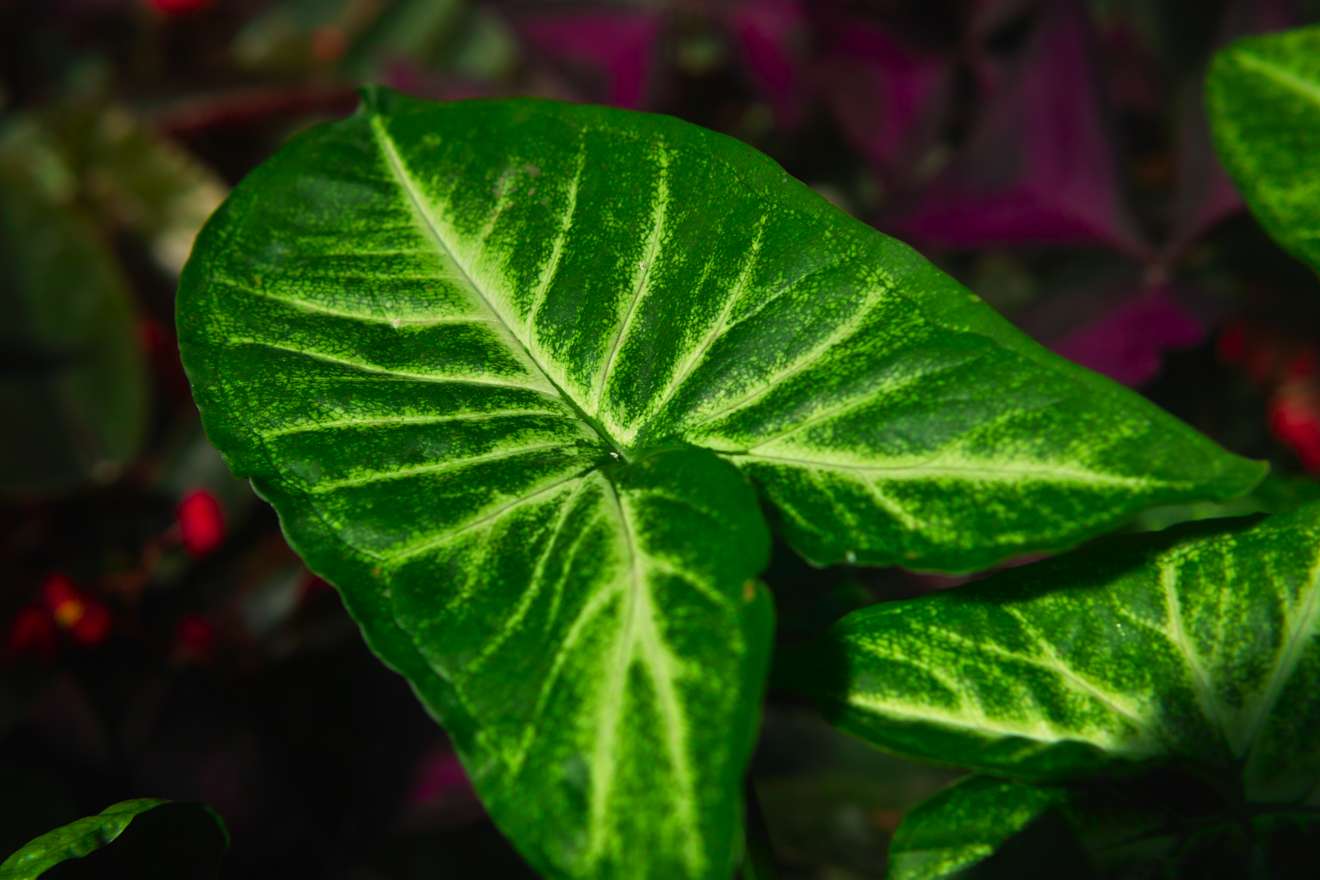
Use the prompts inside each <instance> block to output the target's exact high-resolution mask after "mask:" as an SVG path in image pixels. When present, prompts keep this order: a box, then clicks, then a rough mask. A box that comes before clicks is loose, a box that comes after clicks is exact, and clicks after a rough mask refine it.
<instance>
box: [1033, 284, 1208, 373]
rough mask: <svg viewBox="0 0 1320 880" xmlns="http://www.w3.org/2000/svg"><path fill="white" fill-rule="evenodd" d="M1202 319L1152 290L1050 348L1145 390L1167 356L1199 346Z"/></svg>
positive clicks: (1162, 289) (1161, 289)
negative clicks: (1146, 383) (1145, 386)
mask: <svg viewBox="0 0 1320 880" xmlns="http://www.w3.org/2000/svg"><path fill="white" fill-rule="evenodd" d="M1205 337H1206V327H1205V324H1204V323H1202V321H1201V319H1200V318H1199V317H1197V316H1196V315H1194V314H1193V313H1192V312H1191V311H1190V310H1188V309H1187V308H1185V307H1184V306H1183V305H1182V304H1181V303H1179V302H1178V301H1177V300H1176V299H1175V298H1174V297H1173V296H1172V294H1171V292H1170V290H1169V288H1168V287H1167V286H1165V285H1158V286H1155V287H1150V288H1148V289H1146V290H1143V291H1141V292H1139V293H1138V294H1137V295H1136V296H1134V297H1132V298H1131V299H1129V300H1127V301H1126V302H1124V303H1122V304H1121V305H1119V306H1118V307H1117V308H1114V309H1112V310H1111V311H1109V312H1108V313H1107V314H1105V315H1104V316H1102V317H1101V318H1099V319H1098V320H1096V321H1094V322H1092V323H1090V324H1087V325H1084V326H1082V327H1079V328H1077V329H1075V330H1073V331H1072V332H1070V333H1068V334H1066V335H1064V336H1063V337H1062V338H1060V339H1059V340H1058V341H1056V342H1054V343H1053V344H1052V345H1051V346H1050V347H1051V348H1053V349H1054V351H1055V352H1057V353H1058V354H1061V355H1063V356H1064V357H1066V358H1068V359H1069V360H1071V361H1073V362H1074V363H1078V364H1081V365H1082V366H1084V367H1087V368H1089V369H1092V370H1095V371H1096V372H1098V373H1103V374H1105V375H1106V376H1108V377H1109V378H1111V379H1113V380H1115V381H1117V382H1122V383H1123V384H1124V385H1141V384H1144V383H1145V382H1148V381H1150V380H1151V379H1153V378H1154V377H1155V376H1156V375H1158V374H1159V372H1160V367H1161V364H1162V362H1163V356H1164V353H1165V352H1166V351H1168V350H1170V349H1178V348H1190V347H1192V346H1195V345H1199V344H1200V343H1201V342H1202V341H1203V340H1204V339H1205Z"/></svg>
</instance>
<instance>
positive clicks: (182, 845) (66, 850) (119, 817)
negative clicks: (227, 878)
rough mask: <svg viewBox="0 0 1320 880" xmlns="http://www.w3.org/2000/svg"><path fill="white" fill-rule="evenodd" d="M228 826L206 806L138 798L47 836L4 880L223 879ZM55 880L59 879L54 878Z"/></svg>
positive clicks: (5, 866)
mask: <svg viewBox="0 0 1320 880" xmlns="http://www.w3.org/2000/svg"><path fill="white" fill-rule="evenodd" d="M228 846H229V832H228V831H227V830H226V829H225V824H224V822H223V821H222V820H221V819H220V817H219V816H218V815H216V813H215V812H214V811H213V810H211V809H210V808H209V807H205V806H202V805H201V804H184V803H171V802H170V801H163V800H159V799H156V798H137V799H135V800H130V801H121V802H120V803H117V804H112V805H111V806H108V807H106V808H105V809H104V810H102V811H101V812H99V813H97V814H96V815H95V816H87V817H86V818H83V819H78V820H76V821H74V822H70V823H69V824H68V825H62V826H60V827H59V828H56V829H54V830H52V831H48V832H46V833H45V834H43V835H41V836H40V837H38V838H36V839H35V840H32V841H31V842H30V843H28V844H27V845H26V846H24V847H22V848H21V849H19V850H18V851H17V852H15V853H12V854H11V855H10V856H9V857H8V858H7V859H5V860H4V862H2V863H0V880H36V878H38V877H41V876H45V875H47V872H50V871H51V870H52V869H54V868H56V867H57V866H63V869H64V870H63V872H62V873H60V875H59V876H61V877H67V878H78V877H83V878H96V877H194V878H199V880H200V878H205V877H218V876H219V874H220V857H221V856H222V855H223V854H224V851H225V849H227V848H228ZM50 876H54V874H51V875H50Z"/></svg>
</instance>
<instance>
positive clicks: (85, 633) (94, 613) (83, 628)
mask: <svg viewBox="0 0 1320 880" xmlns="http://www.w3.org/2000/svg"><path fill="white" fill-rule="evenodd" d="M69 635H71V636H73V640H74V641H75V642H77V643H78V644H80V645H87V646H89V647H90V646H92V645H99V644H101V643H102V642H104V641H105V639H106V636H108V635H110V612H109V611H108V610H107V609H106V607H105V606H104V605H102V604H101V603H100V602H97V601H96V600H94V599H93V600H89V601H88V602H86V603H85V604H84V607H83V613H82V616H81V617H79V618H78V619H77V620H76V621H74V623H73V624H72V625H71V626H70V627H69Z"/></svg>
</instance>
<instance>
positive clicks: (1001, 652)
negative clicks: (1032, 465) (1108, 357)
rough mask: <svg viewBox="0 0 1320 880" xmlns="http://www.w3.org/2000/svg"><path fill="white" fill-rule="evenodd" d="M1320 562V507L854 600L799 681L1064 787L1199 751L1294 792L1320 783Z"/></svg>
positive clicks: (872, 733)
mask: <svg viewBox="0 0 1320 880" xmlns="http://www.w3.org/2000/svg"><path fill="white" fill-rule="evenodd" d="M1318 560H1320V504H1310V505H1308V506H1306V507H1303V508H1300V509H1299V510H1297V511H1295V512H1293V513H1289V514H1283V515H1278V516H1275V517H1272V518H1270V519H1267V520H1265V521H1263V522H1260V523H1258V524H1254V525H1253V524H1250V523H1244V522H1243V521H1240V520H1239V521H1234V522H1230V523H1227V524H1225V522H1224V521H1222V520H1220V521H1211V522H1207V523H1199V524H1195V525H1194V526H1190V527H1184V528H1180V529H1173V530H1170V531H1168V532H1162V533H1159V534H1158V535H1142V536H1135V537H1125V538H1122V539H1115V540H1112V541H1109V542H1106V543H1102V544H1100V545H1097V546H1096V547H1094V548H1092V549H1090V550H1087V551H1082V552H1078V553H1074V554H1071V555H1069V556H1066V557H1062V558H1060V559H1056V560H1051V561H1048V562H1043V563H1038V564H1036V565H1032V566H1027V567H1024V568H1021V569H1017V570H1013V571H1010V572H1007V573H1004V574H1001V575H997V576H995V577H992V578H990V579H988V580H987V581H985V582H983V583H980V584H975V585H972V586H970V587H965V588H962V589H959V590H956V591H953V592H950V593H945V594H941V595H938V596H933V597H929V598H923V599H918V600H914V601H908V602H895V603H887V604H881V605H875V606H872V607H870V608H866V609H863V610H862V611H858V612H855V613H853V614H851V615H849V616H848V617H846V618H844V619H843V620H842V621H840V622H839V623H838V624H837V625H836V626H835V628H834V630H833V631H832V633H831V634H830V636H829V637H827V639H826V640H825V641H824V643H823V644H822V645H819V646H817V648H816V649H815V650H814V652H813V653H812V654H811V662H810V663H808V664H803V665H801V666H800V667H799V668H797V669H796V671H795V673H794V674H795V675H796V677H797V678H798V679H799V680H800V681H801V683H802V685H803V686H804V687H806V688H808V689H809V690H812V691H813V692H815V693H816V694H817V695H818V696H819V697H820V699H821V700H822V701H823V702H824V704H825V706H826V708H827V711H828V712H829V713H830V714H831V715H832V716H833V717H834V718H836V719H837V721H838V723H840V724H841V725H843V726H844V727H845V728H847V729H849V730H852V731H853V732H855V733H858V734H859V735H861V736H863V737H865V738H867V739H869V740H871V741H872V742H874V743H876V744H879V745H882V746H885V747H887V748H891V749H893V750H896V751H899V752H901V753H904V754H908V755H913V756H917V757H924V758H929V759H933V760H938V761H942V762H947V763H952V764H958V765H962V766H967V767H974V768H980V769H989V770H998V771H1005V772H1010V773H1012V774H1014V775H1016V776H1019V777H1025V778H1032V779H1045V780H1053V779H1063V778H1075V777H1080V776H1084V775H1086V774H1088V773H1091V772H1094V771H1097V770H1099V769H1101V768H1112V767H1113V766H1115V765H1121V764H1124V763H1130V762H1149V761H1177V762H1188V763H1191V764H1193V765H1196V766H1200V767H1203V768H1207V770H1208V771H1209V772H1211V773H1216V774H1219V775H1221V776H1223V777H1225V778H1226V779H1228V780H1229V781H1230V782H1231V783H1232V784H1234V785H1236V784H1240V785H1241V787H1242V790H1243V792H1244V796H1245V797H1246V798H1247V799H1248V800H1253V801H1263V802H1287V801H1289V800H1291V799H1295V798H1300V797H1305V796H1306V795H1307V793H1309V792H1310V791H1311V790H1312V789H1314V788H1315V786H1316V785H1317V783H1320V740H1317V739H1316V737H1314V736H1313V735H1312V734H1311V732H1312V731H1314V729H1315V726H1316V725H1317V724H1318V723H1320V639H1317V637H1316V636H1317V633H1318V632H1320V561H1318ZM1236 780H1240V783H1239V782H1238V781H1236Z"/></svg>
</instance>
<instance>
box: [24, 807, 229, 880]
mask: <svg viewBox="0 0 1320 880" xmlns="http://www.w3.org/2000/svg"><path fill="white" fill-rule="evenodd" d="M159 808H166V809H187V810H190V811H194V812H196V813H199V814H201V815H203V816H204V817H205V818H204V820H203V821H204V823H205V824H206V825H207V826H208V827H209V828H210V829H212V830H213V831H214V833H215V835H216V837H218V838H219V840H218V841H217V842H218V843H219V845H220V848H222V849H223V848H227V847H228V846H229V831H228V829H227V828H226V827H225V823H224V821H223V820H221V818H220V817H219V816H218V815H216V813H215V811H214V810H212V809H210V808H209V807H206V806H203V805H201V804H179V803H174V802H172V801H166V800H160V799H158V798H137V799H134V800H127V801H120V802H119V803H117V804H112V805H110V806H108V807H106V808H105V809H104V810H102V811H101V812H99V813H97V814H96V815H94V816H87V817H86V818H83V819H78V820H76V821H73V822H70V823H69V824H68V825H63V826H61V827H59V828H55V829H53V830H51V831H48V832H46V833H45V834H43V835H41V836H40V837H38V838H36V839H34V840H32V841H31V842H30V843H28V844H27V845H26V846H24V847H22V848H21V849H19V850H18V851H17V852H15V853H13V854H11V855H10V856H9V858H7V859H5V860H4V862H0V880H35V878H38V877H40V876H42V875H43V874H44V873H46V872H47V871H49V870H51V869H52V868H54V867H56V866H57V865H60V864H63V863H65V862H68V861H70V860H72V859H83V858H86V857H87V856H89V855H91V854H93V853H95V852H97V851H98V850H101V849H102V848H104V847H107V846H111V845H113V844H114V842H115V841H116V840H118V839H119V838H120V837H121V836H122V835H123V834H124V832H125V831H127V830H128V828H129V826H130V825H132V824H133V822H134V821H135V820H137V819H138V818H140V817H142V816H144V815H145V814H147V813H150V812H152V811H154V810H157V809H159ZM159 843H160V844H161V847H162V849H163V848H164V846H165V844H166V841H159ZM153 876H154V875H153ZM198 876H200V875H198Z"/></svg>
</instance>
